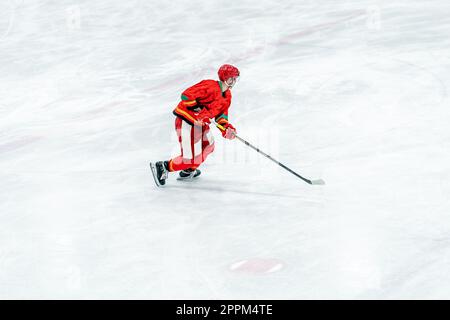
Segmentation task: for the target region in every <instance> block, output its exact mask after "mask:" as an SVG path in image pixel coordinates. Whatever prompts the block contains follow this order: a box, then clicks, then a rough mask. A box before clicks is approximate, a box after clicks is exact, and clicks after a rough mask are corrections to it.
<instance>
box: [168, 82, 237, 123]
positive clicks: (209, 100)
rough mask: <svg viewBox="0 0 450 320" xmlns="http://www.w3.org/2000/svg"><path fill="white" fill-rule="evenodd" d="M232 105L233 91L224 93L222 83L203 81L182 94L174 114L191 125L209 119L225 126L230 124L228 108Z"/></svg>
mask: <svg viewBox="0 0 450 320" xmlns="http://www.w3.org/2000/svg"><path fill="white" fill-rule="evenodd" d="M230 104H231V91H230V90H229V89H228V90H226V91H225V92H223V93H222V84H221V82H220V81H215V80H203V81H201V82H199V83H197V84H195V85H193V86H192V87H189V88H187V89H186V90H185V91H183V93H182V94H181V101H180V103H178V106H177V107H176V108H175V110H173V113H174V114H175V115H176V116H177V117H180V118H182V119H183V120H185V121H187V122H188V123H190V124H195V122H197V121H199V120H201V119H204V118H205V117H208V118H210V119H211V118H215V120H216V122H217V123H219V124H221V125H224V124H226V123H228V108H229V107H230Z"/></svg>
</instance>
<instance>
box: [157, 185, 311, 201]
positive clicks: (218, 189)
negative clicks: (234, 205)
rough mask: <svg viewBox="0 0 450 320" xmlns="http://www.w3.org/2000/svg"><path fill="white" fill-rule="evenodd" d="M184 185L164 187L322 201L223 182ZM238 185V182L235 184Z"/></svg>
mask: <svg viewBox="0 0 450 320" xmlns="http://www.w3.org/2000/svg"><path fill="white" fill-rule="evenodd" d="M180 183H182V184H183V185H182V186H181V185H180V186H177V185H166V186H165V187H164V188H167V189H179V190H202V191H212V192H228V193H237V194H251V195H257V196H265V197H276V198H290V199H297V200H299V199H301V200H303V201H309V202H314V203H320V201H317V200H314V199H305V198H301V197H300V196H294V195H289V194H279V193H272V192H270V193H269V192H259V191H249V190H242V189H236V188H233V189H229V188H224V187H223V184H225V182H224V183H222V184H221V185H212V184H209V183H208V185H198V184H197V182H195V181H183V182H180ZM233 185H236V184H233Z"/></svg>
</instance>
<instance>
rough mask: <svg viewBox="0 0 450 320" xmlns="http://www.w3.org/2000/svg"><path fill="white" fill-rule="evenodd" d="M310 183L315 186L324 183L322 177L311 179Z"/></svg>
mask: <svg viewBox="0 0 450 320" xmlns="http://www.w3.org/2000/svg"><path fill="white" fill-rule="evenodd" d="M311 184H312V185H315V186H322V185H324V184H325V181H323V180H322V179H317V180H311Z"/></svg>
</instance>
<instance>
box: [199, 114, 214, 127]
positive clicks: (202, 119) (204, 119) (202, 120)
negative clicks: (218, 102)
mask: <svg viewBox="0 0 450 320" xmlns="http://www.w3.org/2000/svg"><path fill="white" fill-rule="evenodd" d="M210 118H211V115H210V114H209V113H208V112H201V113H200V114H199V115H198V118H197V119H198V123H197V125H199V126H208V125H209V124H211V120H210Z"/></svg>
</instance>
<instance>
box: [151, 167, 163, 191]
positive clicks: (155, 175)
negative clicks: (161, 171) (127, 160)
mask: <svg viewBox="0 0 450 320" xmlns="http://www.w3.org/2000/svg"><path fill="white" fill-rule="evenodd" d="M150 170H152V176H153V180H155V184H156V186H157V187H158V188H161V187H162V186H161V184H160V183H159V181H158V178H157V177H158V174H157V172H156V166H155V164H154V163H153V162H150Z"/></svg>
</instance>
